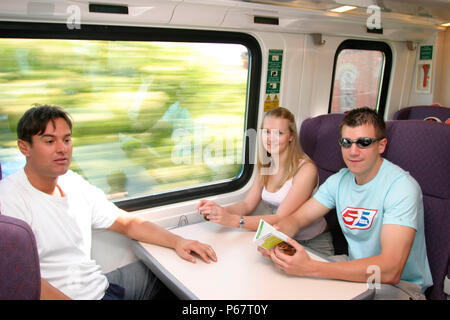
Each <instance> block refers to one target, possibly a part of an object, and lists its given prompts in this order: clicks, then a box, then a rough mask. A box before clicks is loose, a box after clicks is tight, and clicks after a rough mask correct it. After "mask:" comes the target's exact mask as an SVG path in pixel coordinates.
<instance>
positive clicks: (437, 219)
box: [383, 107, 450, 299]
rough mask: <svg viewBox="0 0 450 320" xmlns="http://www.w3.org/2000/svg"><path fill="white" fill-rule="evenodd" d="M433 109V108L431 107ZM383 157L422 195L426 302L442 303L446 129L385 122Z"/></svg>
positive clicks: (449, 195)
mask: <svg viewBox="0 0 450 320" xmlns="http://www.w3.org/2000/svg"><path fill="white" fill-rule="evenodd" d="M433 108H434V107H433ZM386 129H387V137H388V144H387V147H386V150H385V152H384V154H383V156H384V157H385V158H386V159H388V160H389V161H391V162H393V163H395V164H397V165H398V166H400V167H401V168H403V169H404V170H406V171H408V172H409V173H410V174H411V176H413V177H414V178H415V179H416V180H417V182H418V183H419V184H420V187H421V189H422V193H423V205H424V219H425V240H426V245H427V255H428V261H429V264H430V269H431V274H432V276H433V284H434V285H433V287H431V288H429V290H428V291H427V293H426V294H427V297H428V298H429V299H445V294H444V292H443V287H444V278H445V276H446V275H447V274H448V273H449V268H450V266H449V260H450V232H449V230H450V211H449V209H448V208H450V166H449V159H450V126H448V125H446V124H443V123H429V122H426V121H421V120H409V121H401V120H392V121H388V122H387V128H386Z"/></svg>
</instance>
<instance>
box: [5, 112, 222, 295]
mask: <svg viewBox="0 0 450 320" xmlns="http://www.w3.org/2000/svg"><path fill="white" fill-rule="evenodd" d="M17 134H18V146H19V149H20V151H21V152H22V153H23V154H24V155H25V157H26V165H25V167H24V169H23V170H19V171H18V172H16V173H14V174H12V175H10V176H8V177H6V178H5V179H3V180H2V181H0V203H1V208H2V214H4V215H8V216H13V217H16V218H19V219H22V220H24V221H26V222H27V223H28V224H29V225H30V226H31V228H32V230H33V232H34V234H35V237H36V242H37V247H38V253H39V259H40V267H41V277H42V279H41V284H42V289H41V298H42V299H117V298H119V299H120V298H122V299H123V298H125V299H133V298H153V297H155V295H157V294H158V291H159V290H160V289H161V288H163V285H162V284H161V282H160V281H159V280H158V279H157V278H156V277H155V276H154V275H153V274H152V273H151V272H150V271H149V270H148V269H147V268H146V267H145V266H144V265H143V264H142V263H141V262H139V261H138V262H136V263H132V264H130V265H128V266H125V267H123V268H120V269H118V270H115V271H113V272H111V273H110V274H108V275H104V274H103V273H102V272H101V268H100V266H98V265H97V263H96V262H95V261H94V260H93V259H92V258H91V256H90V251H91V241H92V235H91V229H92V228H95V229H97V228H103V229H108V230H112V231H115V232H119V233H121V234H124V235H126V236H128V237H130V238H132V239H136V240H139V241H143V242H147V243H153V244H157V245H161V246H165V247H169V248H173V249H175V251H176V253H177V254H178V255H179V256H180V257H181V258H183V259H185V260H188V261H191V262H195V258H194V257H193V256H192V255H191V252H195V253H197V254H198V255H199V256H200V257H201V258H202V259H203V260H204V261H205V262H207V263H209V262H210V261H217V257H216V254H215V252H214V250H213V249H212V248H211V247H210V246H209V245H206V244H203V243H200V242H198V241H193V240H188V239H184V238H182V237H179V236H177V235H174V234H173V233H171V232H169V231H167V230H165V229H163V228H161V227H159V226H157V225H155V224H153V223H151V222H149V221H145V220H143V219H141V218H139V217H136V216H131V215H127V214H126V212H124V211H122V210H121V209H119V208H118V207H116V206H115V205H114V204H113V203H111V202H110V201H108V200H107V199H106V196H105V194H104V193H103V192H102V191H101V190H100V189H98V188H96V187H95V186H93V185H91V184H90V183H88V182H87V181H86V180H84V179H83V178H82V177H81V176H79V175H78V174H76V173H75V172H72V171H71V170H69V165H70V162H71V158H72V140H71V136H72V122H71V120H70V117H69V115H68V114H67V113H66V112H65V111H63V110H62V109H61V108H59V107H53V106H39V107H34V108H31V109H30V110H28V111H27V112H26V113H25V114H24V115H23V117H22V118H21V119H20V121H19V123H18V125H17ZM132 291H136V292H132Z"/></svg>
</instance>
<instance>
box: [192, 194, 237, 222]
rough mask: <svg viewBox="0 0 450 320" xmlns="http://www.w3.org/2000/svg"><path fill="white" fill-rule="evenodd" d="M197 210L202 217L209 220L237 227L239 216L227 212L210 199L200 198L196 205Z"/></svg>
mask: <svg viewBox="0 0 450 320" xmlns="http://www.w3.org/2000/svg"><path fill="white" fill-rule="evenodd" d="M197 210H198V211H199V212H200V214H202V215H203V217H204V218H205V219H207V220H209V221H211V222H214V223H218V224H221V225H223V226H231V227H237V226H238V225H239V216H236V215H233V214H229V213H228V212H227V211H226V210H225V209H224V208H223V207H221V206H220V205H218V204H217V203H215V202H214V201H211V200H201V201H200V202H199V204H198V205H197Z"/></svg>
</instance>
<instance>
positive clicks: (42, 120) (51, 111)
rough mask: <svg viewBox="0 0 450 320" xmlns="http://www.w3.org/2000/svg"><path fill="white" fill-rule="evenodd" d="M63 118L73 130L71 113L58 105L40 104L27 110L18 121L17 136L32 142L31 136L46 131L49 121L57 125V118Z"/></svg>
mask: <svg viewBox="0 0 450 320" xmlns="http://www.w3.org/2000/svg"><path fill="white" fill-rule="evenodd" d="M59 118H62V119H64V120H65V121H66V123H67V125H68V126H69V128H70V130H71V131H72V120H71V119H70V115H69V114H68V113H67V112H65V111H64V110H63V109H62V108H60V107H58V106H49V105H38V104H34V107H33V108H31V109H29V110H27V111H26V112H25V113H24V114H23V116H22V118H20V120H19V122H18V123H17V138H19V139H20V140H24V141H27V142H29V143H30V144H31V137H32V136H34V135H40V134H43V133H44V132H45V128H46V127H47V124H48V122H49V121H51V122H52V123H53V126H55V119H59Z"/></svg>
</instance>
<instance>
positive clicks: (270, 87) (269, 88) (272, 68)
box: [266, 49, 283, 94]
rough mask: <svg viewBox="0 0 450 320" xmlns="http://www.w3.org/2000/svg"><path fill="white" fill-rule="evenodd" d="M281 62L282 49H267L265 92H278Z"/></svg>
mask: <svg viewBox="0 0 450 320" xmlns="http://www.w3.org/2000/svg"><path fill="white" fill-rule="evenodd" d="M282 63H283V50H275V49H271V50H269V62H268V66H267V84H266V93H268V94H269V93H280V82H281V65H282Z"/></svg>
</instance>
